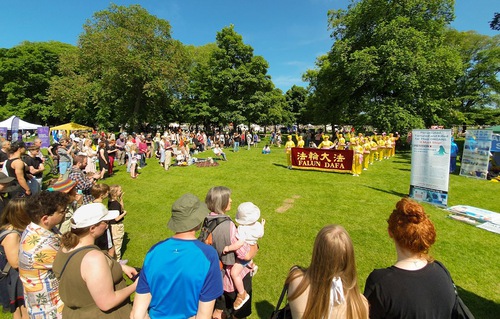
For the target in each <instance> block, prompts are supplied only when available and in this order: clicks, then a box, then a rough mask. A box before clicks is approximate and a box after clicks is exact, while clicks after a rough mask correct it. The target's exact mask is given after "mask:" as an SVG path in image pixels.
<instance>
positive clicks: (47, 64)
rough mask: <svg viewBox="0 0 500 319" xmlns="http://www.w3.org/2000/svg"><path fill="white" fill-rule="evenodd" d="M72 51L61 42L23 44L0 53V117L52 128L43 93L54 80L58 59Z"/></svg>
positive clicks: (52, 115) (55, 118)
mask: <svg viewBox="0 0 500 319" xmlns="http://www.w3.org/2000/svg"><path fill="white" fill-rule="evenodd" d="M75 50H76V48H75V47H74V46H72V45H69V44H65V43H61V42H55V41H50V42H23V43H21V44H20V45H18V46H15V47H13V48H11V49H0V106H1V107H0V117H2V118H5V117H8V116H10V115H17V116H20V117H21V118H23V119H24V120H27V121H32V122H36V123H43V124H45V123H47V124H53V123H55V122H57V119H58V116H57V114H55V113H54V112H52V107H51V104H50V101H49V100H48V97H47V90H48V89H49V86H50V79H51V77H52V76H58V75H59V72H58V68H57V65H58V63H59V60H60V57H61V55H63V54H64V53H67V52H74V51H75Z"/></svg>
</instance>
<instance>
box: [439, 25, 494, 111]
mask: <svg viewBox="0 0 500 319" xmlns="http://www.w3.org/2000/svg"><path fill="white" fill-rule="evenodd" d="M446 39H447V41H446V43H448V44H449V45H450V46H451V47H452V48H453V49H455V50H458V52H460V56H461V58H462V73H461V76H460V77H459V78H458V80H457V81H456V86H455V89H454V90H455V96H456V99H457V108H458V110H459V111H461V112H471V111H473V110H474V109H478V108H483V107H498V106H499V105H500V96H499V95H498V92H500V81H499V79H498V74H499V73H500V35H497V36H494V37H489V36H487V35H482V34H478V33H476V32H474V31H467V32H459V31H457V30H453V29H451V30H450V31H449V32H448V33H447V35H446Z"/></svg>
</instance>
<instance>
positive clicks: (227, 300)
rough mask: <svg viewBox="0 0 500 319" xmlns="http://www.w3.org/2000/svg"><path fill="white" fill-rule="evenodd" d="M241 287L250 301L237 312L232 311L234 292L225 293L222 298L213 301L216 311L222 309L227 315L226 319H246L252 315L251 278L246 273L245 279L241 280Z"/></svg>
mask: <svg viewBox="0 0 500 319" xmlns="http://www.w3.org/2000/svg"><path fill="white" fill-rule="evenodd" d="M243 286H244V287H245V291H246V292H247V293H248V294H249V295H250V299H248V301H247V302H245V304H244V305H243V307H241V308H240V309H238V310H236V311H235V310H234V309H233V303H234V301H235V300H236V295H237V294H238V292H237V291H236V290H235V291H233V292H225V291H224V294H223V295H222V296H220V297H219V298H217V300H216V301H215V308H216V309H223V310H224V312H225V313H226V314H227V315H228V318H231V316H234V317H236V318H246V317H248V316H250V315H251V314H252V276H250V273H248V274H247V275H246V276H245V278H243Z"/></svg>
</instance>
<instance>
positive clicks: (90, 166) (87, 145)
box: [82, 138, 97, 174]
mask: <svg viewBox="0 0 500 319" xmlns="http://www.w3.org/2000/svg"><path fill="white" fill-rule="evenodd" d="M82 152H83V153H85V155H86V156H87V166H85V173H87V174H95V173H96V172H97V168H96V165H95V163H96V161H97V152H96V151H95V150H94V148H93V147H92V140H91V139H90V138H88V139H86V140H85V142H84V143H83V148H82Z"/></svg>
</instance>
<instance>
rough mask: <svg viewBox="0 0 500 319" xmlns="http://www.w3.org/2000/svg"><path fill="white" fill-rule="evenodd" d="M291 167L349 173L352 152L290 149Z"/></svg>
mask: <svg viewBox="0 0 500 319" xmlns="http://www.w3.org/2000/svg"><path fill="white" fill-rule="evenodd" d="M291 156H292V167H293V168H298V169H306V170H317V171H334V172H342V173H350V172H351V170H352V158H353V151H347V150H342V151H340V150H328V149H316V148H298V147H294V148H292V154H291Z"/></svg>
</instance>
